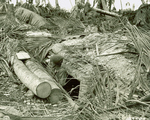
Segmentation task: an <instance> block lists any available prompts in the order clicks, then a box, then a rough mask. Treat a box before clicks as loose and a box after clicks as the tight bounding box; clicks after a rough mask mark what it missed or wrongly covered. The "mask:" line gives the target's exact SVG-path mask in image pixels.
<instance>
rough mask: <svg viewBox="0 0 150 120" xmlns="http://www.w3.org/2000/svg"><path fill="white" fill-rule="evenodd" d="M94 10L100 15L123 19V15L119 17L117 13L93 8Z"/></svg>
mask: <svg viewBox="0 0 150 120" xmlns="http://www.w3.org/2000/svg"><path fill="white" fill-rule="evenodd" d="M92 10H94V11H96V12H99V13H103V14H106V15H109V16H112V17H121V15H118V14H116V13H113V12H109V11H105V10H102V9H98V8H92Z"/></svg>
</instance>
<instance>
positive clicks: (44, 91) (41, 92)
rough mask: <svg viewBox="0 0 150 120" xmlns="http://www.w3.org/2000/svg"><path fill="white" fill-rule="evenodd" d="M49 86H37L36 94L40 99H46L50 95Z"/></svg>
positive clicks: (43, 83) (46, 84)
mask: <svg viewBox="0 0 150 120" xmlns="http://www.w3.org/2000/svg"><path fill="white" fill-rule="evenodd" d="M51 89H52V88H51V86H50V84H49V83H48V82H42V83H41V84H39V85H38V86H37V89H36V93H37V96H38V97H40V98H47V97H48V96H49V95H50V93H51Z"/></svg>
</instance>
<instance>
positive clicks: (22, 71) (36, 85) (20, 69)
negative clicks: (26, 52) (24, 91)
mask: <svg viewBox="0 0 150 120" xmlns="http://www.w3.org/2000/svg"><path fill="white" fill-rule="evenodd" d="M13 69H14V72H15V74H16V75H17V77H18V78H19V79H20V81H21V82H22V83H23V84H24V85H25V86H26V87H28V88H29V89H30V90H31V91H32V92H33V93H34V94H35V95H37V96H38V97H40V98H47V97H48V96H49V95H50V93H51V86H50V84H49V82H48V80H46V79H42V78H38V77H37V76H36V75H35V74H33V73H32V72H31V71H30V70H29V69H28V68H27V67H26V66H25V65H24V63H23V62H22V61H20V60H18V59H17V58H15V59H14V64H13Z"/></svg>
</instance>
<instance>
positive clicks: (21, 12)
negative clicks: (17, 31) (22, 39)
mask: <svg viewBox="0 0 150 120" xmlns="http://www.w3.org/2000/svg"><path fill="white" fill-rule="evenodd" d="M15 15H16V17H17V18H18V19H20V20H22V21H24V22H25V23H29V24H31V25H33V26H36V27H38V28H41V27H42V28H43V27H46V28H52V27H56V25H55V24H54V23H52V22H48V21H47V20H46V19H44V18H43V17H41V16H40V15H38V14H36V13H34V12H32V11H30V10H28V9H25V8H22V7H18V8H17V9H16V10H15Z"/></svg>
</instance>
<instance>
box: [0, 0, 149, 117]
mask: <svg viewBox="0 0 150 120" xmlns="http://www.w3.org/2000/svg"><path fill="white" fill-rule="evenodd" d="M55 2H56V8H53V7H52V6H51V5H50V2H49V3H48V4H47V5H46V6H45V7H44V6H40V5H39V3H38V4H37V5H36V6H35V5H33V1H32V0H29V1H27V2H26V3H24V4H20V3H17V5H16V6H13V5H11V4H9V3H6V2H5V1H2V2H1V5H0V11H1V13H2V14H0V15H1V16H0V19H1V21H0V28H1V31H0V33H1V34H0V61H1V63H0V71H4V72H5V73H7V76H9V77H10V78H9V79H10V80H13V83H15V84H16V83H17V84H19V85H20V84H21V83H20V82H18V80H17V76H18V77H19V79H20V80H21V81H22V83H24V84H25V85H26V86H28V87H29V88H30V89H31V90H32V91H33V92H34V94H35V95H37V96H39V93H37V92H39V91H37V90H36V87H38V85H39V84H41V81H42V80H41V81H40V79H39V78H38V77H37V76H40V78H44V79H52V80H53V82H52V83H51V84H55V83H56V84H57V85H58V86H59V87H60V88H58V87H57V85H56V86H55V85H54V86H55V87H56V88H58V89H61V90H62V91H63V93H64V94H65V95H66V96H67V99H68V101H69V103H71V108H69V107H68V106H69V105H66V101H65V100H66V98H64V99H63V100H64V101H65V104H64V103H62V104H61V106H58V107H62V110H60V112H62V113H61V118H65V117H66V116H67V117H68V116H69V117H70V116H71V118H74V119H75V120H100V119H102V120H104V119H105V120H107V119H108V120H109V119H122V120H124V119H127V118H131V115H132V116H133V117H135V116H136V117H139V118H143V119H144V118H150V116H149V103H147V102H146V101H145V100H147V99H149V91H150V86H149V79H148V77H149V76H147V78H145V79H144V77H143V76H144V74H145V73H146V74H147V75H149V73H150V65H149V63H150V55H149V51H150V43H149V39H150V36H149V32H148V29H145V24H146V23H147V24H149V21H148V17H149V16H147V17H143V19H142V16H146V15H147V13H148V12H147V10H149V9H148V8H149V5H146V7H141V8H140V9H139V10H140V11H146V12H144V13H145V14H144V15H143V14H139V13H138V10H137V11H131V10H129V11H127V10H126V11H121V12H120V13H118V12H117V11H113V10H112V9H111V6H112V4H113V3H114V0H94V4H96V3H98V6H97V8H99V9H102V10H104V12H103V13H99V12H97V11H94V10H92V7H91V6H90V4H89V3H88V2H87V3H85V1H84V0H76V6H75V7H74V9H73V11H72V12H71V13H69V12H67V11H65V10H62V9H61V8H60V6H59V3H58V0H56V1H55ZM143 4H144V1H143ZM106 11H107V12H106ZM105 12H106V13H108V12H110V13H109V14H105ZM112 12H116V13H117V14H118V15H119V14H121V17H110V16H109V15H111V13H112ZM137 13H138V14H137ZM139 16H140V18H141V19H138V17H139ZM134 18H135V19H134ZM133 19H134V22H133ZM143 21H144V22H143ZM142 22H143V23H142ZM145 22H146V23H145ZM134 23H137V24H136V25H137V26H136V25H133V24H134ZM139 23H142V24H139ZM93 27H94V28H95V29H96V32H99V33H101V34H105V33H112V34H113V35H114V36H115V35H116V34H119V35H122V36H127V38H129V39H130V40H129V41H125V42H127V44H128V45H130V49H134V50H135V52H134V54H136V60H137V61H136V62H137V64H136V72H135V75H134V81H132V82H131V83H129V84H128V85H126V84H125V83H124V82H123V83H124V84H123V83H122V84H123V85H124V86H123V87H126V89H128V90H129V91H128V94H125V93H124V91H123V87H122V86H121V85H120V84H118V83H119V81H120V78H115V77H114V75H113V74H114V73H112V71H109V70H107V69H106V68H104V67H101V66H100V65H98V64H97V62H96V60H95V61H94V62H93V61H92V60H90V57H88V56H86V55H83V54H84V51H89V50H91V47H92V48H94V49H95V46H96V52H97V55H99V49H98V48H97V43H96V42H95V41H93V42H91V43H85V44H84V45H83V46H80V45H78V46H71V48H69V47H68V48H65V49H67V50H68V51H69V52H70V53H71V55H72V56H65V57H64V60H66V61H67V60H68V59H69V58H70V59H69V60H70V61H71V62H70V61H69V60H68V61H69V62H70V63H71V65H72V68H75V67H76V68H77V67H78V65H79V64H76V63H78V62H81V63H83V64H90V65H91V66H92V69H93V71H92V74H90V78H91V81H92V84H91V86H90V87H89V91H88V94H87V95H86V97H85V98H84V99H83V100H82V99H79V100H75V101H72V99H71V98H70V97H69V94H68V93H66V91H65V90H64V89H63V88H62V86H61V85H60V84H59V80H58V79H61V80H62V79H65V80H66V79H68V78H67V77H68V75H67V72H68V71H64V68H62V69H61V70H60V71H59V70H58V69H59V68H60V67H61V65H59V68H52V67H51V66H50V64H47V63H46V62H45V59H47V58H48V56H50V55H51V54H53V53H52V52H51V50H52V45H54V44H55V43H62V42H63V41H65V40H66V39H67V38H66V36H69V35H74V34H75V35H80V37H79V38H81V37H84V36H86V35H89V34H93V32H92V31H91V29H92V28H93ZM85 30H87V32H85ZM27 31H33V32H34V31H46V32H50V33H52V34H53V35H52V36H51V37H27ZM93 39H94V38H93ZM104 42H105V41H104ZM108 42H109V41H108ZM117 42H118V44H119V42H122V41H117ZM123 42H124V41H123ZM85 49H86V50H85ZM20 50H24V51H26V52H28V53H29V54H30V55H31V57H34V58H35V59H37V60H38V61H39V62H40V63H41V65H43V66H44V65H45V66H44V67H46V68H45V69H44V70H43V71H45V72H46V73H43V74H42V75H40V74H41V73H42V72H41V71H40V70H39V67H38V68H36V66H34V65H33V64H29V63H28V67H29V68H30V70H31V71H32V70H33V71H32V72H29V71H28V70H29V69H28V68H26V67H25V66H24V65H23V64H24V63H26V64H27V62H25V61H23V62H18V61H17V60H15V61H13V60H12V56H14V55H15V53H16V52H19V51H20ZM81 50H82V51H83V53H81ZM117 54H118V53H117ZM119 54H120V53H119ZM73 55H75V56H73ZM56 56H57V55H56ZM91 56H92V55H91ZM71 57H73V59H71ZM55 59H56V58H54V57H53V59H52V62H54V63H55V62H56V61H55ZM57 60H58V62H61V63H62V58H60V59H57ZM60 60H61V61H60ZM68 61H67V62H68ZM14 62H15V63H14ZM79 66H80V67H81V68H82V64H80V65H79ZM80 67H79V68H80ZM21 68H22V69H21ZM42 69H43V68H42ZM88 69H90V68H88ZM47 71H48V72H49V73H50V75H51V76H49V75H48V76H47ZM62 71H63V72H62ZM81 71H82V70H81ZM14 72H15V74H16V75H17V76H15V75H14ZM34 72H35V74H36V75H35V74H33V73H34ZM58 73H60V74H59V77H60V78H59V77H58V76H57V74H58ZM27 75H30V77H25V76H27ZM0 76H2V74H0ZM43 76H44V77H43ZM52 77H53V78H52ZM28 79H34V81H37V83H39V84H31V83H30V81H28ZM55 80H56V81H57V82H58V83H57V82H56V81H55ZM31 81H32V80H31ZM34 81H33V82H34ZM61 82H62V81H60V83H61ZM62 83H63V84H65V83H64V82H62ZM45 86H46V85H45ZM52 87H53V86H52ZM49 89H51V88H49ZM74 89H76V88H74ZM42 90H43V91H42V92H44V93H45V94H46V92H45V91H44V88H43V89H42ZM72 91H73V90H72ZM136 92H138V93H137V95H138V97H134V95H135V93H136ZM45 94H43V93H41V91H40V95H41V96H42V97H41V96H40V97H41V98H45V96H43V95H45ZM47 94H50V93H49V91H48V92H47ZM47 94H46V97H47ZM51 96H52V95H51ZM56 96H57V97H58V94H56ZM56 96H55V95H54V97H53V98H54V99H52V97H49V98H48V99H50V101H53V103H55V98H57V97H56ZM61 97H62V96H61ZM36 99H40V98H36ZM48 99H43V100H41V101H42V104H43V103H44V104H45V105H44V110H45V111H48V110H49V108H48V107H47V103H48V102H49V101H48ZM58 99H60V98H58ZM36 102H37V101H36ZM57 102H59V100H58V101H57ZM18 106H19V105H18ZM74 106H75V109H73V107H74ZM64 107H66V111H67V112H66V113H63V110H64V109H63V108H64ZM140 107H141V108H140ZM39 108H41V106H40V107H39ZM41 109H43V108H41ZM73 110H74V111H75V112H74V111H73ZM26 112H27V111H26ZM30 112H31V113H32V111H30ZM68 113H69V115H66V114H68ZM39 114H40V113H38V114H37V115H39ZM43 114H44V113H43ZM47 114H50V113H47ZM26 115H29V113H28V114H26ZM41 115H42V114H41ZM44 115H45V114H44ZM33 116H34V115H33ZM58 116H59V115H58ZM61 118H60V119H61Z"/></svg>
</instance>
